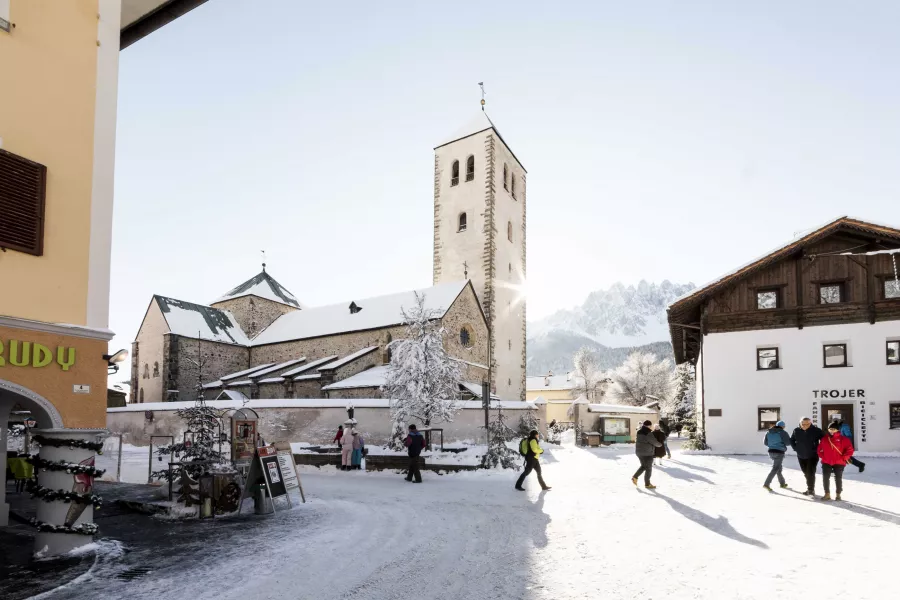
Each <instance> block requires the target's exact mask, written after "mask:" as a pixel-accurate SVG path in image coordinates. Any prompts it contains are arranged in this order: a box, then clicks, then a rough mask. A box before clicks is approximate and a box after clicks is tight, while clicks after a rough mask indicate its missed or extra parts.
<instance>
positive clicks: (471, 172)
mask: <svg viewBox="0 0 900 600" xmlns="http://www.w3.org/2000/svg"><path fill="white" fill-rule="evenodd" d="M470 165H471V169H470V168H469V167H470ZM474 180H475V155H474V154H470V155H469V158H467V159H466V181H474Z"/></svg>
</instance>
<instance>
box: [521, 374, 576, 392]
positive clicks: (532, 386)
mask: <svg viewBox="0 0 900 600" xmlns="http://www.w3.org/2000/svg"><path fill="white" fill-rule="evenodd" d="M575 379H576V377H575V376H574V375H572V376H569V374H568V373H567V374H566V375H550V376H549V377H547V376H546V375H538V376H530V377H526V378H525V389H526V390H528V391H529V392H534V391H539V390H571V389H572V388H574V387H575Z"/></svg>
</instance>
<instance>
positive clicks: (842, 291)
mask: <svg viewBox="0 0 900 600" xmlns="http://www.w3.org/2000/svg"><path fill="white" fill-rule="evenodd" d="M826 287H836V288H837V289H838V298H839V299H838V301H837V302H823V301H822V288H826ZM847 301H848V298H847V286H846V285H845V284H844V282H843V281H823V282H820V283H817V284H816V304H818V305H819V306H830V305H832V304H844V303H845V302H847Z"/></svg>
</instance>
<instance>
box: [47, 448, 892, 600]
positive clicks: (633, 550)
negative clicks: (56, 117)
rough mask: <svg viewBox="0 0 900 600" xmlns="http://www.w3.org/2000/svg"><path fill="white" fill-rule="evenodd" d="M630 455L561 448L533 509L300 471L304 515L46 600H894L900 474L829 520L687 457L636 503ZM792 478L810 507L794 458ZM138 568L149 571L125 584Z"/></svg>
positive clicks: (237, 525) (530, 499)
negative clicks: (817, 599) (807, 598)
mask: <svg viewBox="0 0 900 600" xmlns="http://www.w3.org/2000/svg"><path fill="white" fill-rule="evenodd" d="M632 452H633V447H630V446H623V447H619V448H602V449H590V450H588V449H580V448H575V447H573V446H564V447H561V448H559V447H557V448H553V447H551V448H549V449H548V451H547V453H546V454H545V461H544V476H545V479H546V480H547V482H548V483H549V484H550V485H552V486H553V490H552V491H550V492H546V493H541V492H540V490H539V489H538V487H537V483H536V481H535V480H534V479H533V476H532V479H531V480H530V481H529V482H528V483H527V484H526V487H527V488H528V491H527V492H526V493H521V492H516V491H514V490H513V481H514V479H515V477H516V474H514V473H513V472H511V471H505V472H503V471H500V472H496V471H495V472H486V471H476V472H465V473H459V474H453V475H446V476H437V475H434V474H432V473H428V472H425V473H424V479H425V481H424V483H422V484H421V485H418V484H412V483H406V482H405V481H403V479H402V478H401V477H400V476H398V475H395V474H392V473H387V472H382V473H365V472H351V473H344V472H340V471H337V470H330V469H329V470H323V471H316V470H314V469H313V470H310V469H303V470H302V473H301V474H302V482H303V486H304V489H305V491H306V494H307V498H308V499H309V502H308V503H307V504H305V505H300V504H298V505H295V506H294V508H293V510H291V511H288V512H283V513H279V514H276V515H275V516H271V517H254V518H252V519H249V522H248V519H244V520H243V521H238V522H234V521H232V522H228V521H223V520H217V522H216V525H215V529H213V530H211V531H210V532H209V535H208V536H207V537H206V538H204V541H203V543H202V544H200V545H199V546H198V545H197V544H193V545H191V547H188V548H182V547H181V546H179V545H178V544H173V545H172V546H171V547H170V548H167V550H166V552H165V553H163V552H160V551H159V550H158V549H155V550H153V551H152V552H151V551H149V550H140V549H136V550H135V551H134V552H131V553H128V554H126V556H125V557H124V558H114V559H110V560H104V561H101V564H100V565H99V566H98V567H97V568H96V569H94V571H93V574H92V577H93V580H92V581H90V582H89V584H88V585H83V586H80V587H79V591H75V590H68V589H67V590H62V591H61V592H60V593H57V594H55V595H51V596H49V597H50V598H82V597H88V596H90V597H103V598H114V597H128V598H129V599H130V600H141V599H144V598H164V597H170V598H171V597H190V598H193V599H201V598H217V599H231V598H233V599H236V600H237V599H241V600H243V599H246V598H253V599H254V600H266V599H270V598H271V599H275V598H302V599H310V600H331V599H338V598H340V599H366V600H393V599H395V598H416V599H417V600H423V599H429V598H454V599H455V598H467V599H474V600H480V599H488V598H509V599H528V600H550V599H569V598H634V599H638V598H640V599H642V600H643V599H651V598H667V599H696V598H711V599H721V598H728V599H749V598H771V597H775V596H778V597H794V596H797V595H825V596H828V597H835V598H854V599H857V600H862V599H875V598H888V597H892V593H891V592H890V590H891V589H894V588H895V587H896V586H895V581H894V579H895V578H894V575H893V566H894V562H895V560H894V554H895V553H894V552H893V550H892V549H893V548H894V547H895V546H896V540H897V539H898V535H900V514H898V508H897V507H898V506H900V487H898V485H900V459H895V458H873V459H869V460H867V461H866V462H867V463H868V466H867V468H866V471H865V473H863V474H859V473H858V472H857V471H856V469H855V468H852V467H851V468H849V469H848V471H847V475H846V477H845V488H844V498H845V501H844V502H841V503H837V502H831V503H824V502H822V501H818V500H809V499H807V498H806V497H804V496H802V495H800V494H799V493H798V492H796V491H789V490H784V491H782V490H779V491H777V492H776V493H772V494H769V493H767V492H765V491H764V490H763V489H762V483H763V479H764V478H765V475H766V473H767V471H768V467H769V461H768V459H767V458H765V457H761V456H758V457H757V456H753V457H750V456H746V457H742V456H729V457H723V456H709V455H688V454H682V453H680V452H677V451H676V453H675V454H674V456H673V460H672V461H667V462H666V465H665V466H664V467H662V468H656V469H655V470H654V477H653V481H654V483H655V484H656V485H658V486H659V487H658V489H657V490H655V491H647V490H645V489H643V487H640V488H637V489H636V488H635V487H634V486H633V485H632V484H631V481H630V477H631V474H632V472H633V471H634V469H635V467H636V465H637V459H636V458H635V457H634V455H633V454H632ZM786 465H787V467H788V468H787V470H786V476H787V479H788V482H789V483H790V484H791V485H792V487H793V489H795V490H802V489H803V478H802V475H801V474H800V472H799V470H798V469H797V466H796V459H795V458H794V457H793V456H790V457H789V458H788V459H787V460H786ZM818 491H819V492H820V493H821V480H820V482H819V486H818ZM198 525H199V524H198ZM203 526H204V527H213V525H212V524H209V525H203ZM207 544H208V545H207ZM188 552H192V553H193V554H191V555H188V554H187V553H188ZM128 561H131V562H135V561H139V562H140V564H143V565H146V566H153V567H154V570H153V571H152V572H151V573H149V574H148V575H146V576H144V577H141V578H139V579H136V580H134V581H130V582H126V581H122V580H119V579H117V578H116V575H117V574H118V573H119V572H120V571H122V570H124V569H126V568H129V567H131V566H134V565H133V564H123V563H127V562H128ZM79 594H83V595H79Z"/></svg>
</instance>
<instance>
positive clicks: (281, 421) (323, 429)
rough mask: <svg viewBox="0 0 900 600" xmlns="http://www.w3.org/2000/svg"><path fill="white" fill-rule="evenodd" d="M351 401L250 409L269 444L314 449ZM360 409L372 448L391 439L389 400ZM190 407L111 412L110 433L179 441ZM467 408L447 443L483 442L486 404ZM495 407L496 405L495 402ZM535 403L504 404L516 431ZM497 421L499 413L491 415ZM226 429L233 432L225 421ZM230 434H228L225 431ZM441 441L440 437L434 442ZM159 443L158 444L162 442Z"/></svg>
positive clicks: (540, 412) (127, 438)
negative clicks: (183, 412)
mask: <svg viewBox="0 0 900 600" xmlns="http://www.w3.org/2000/svg"><path fill="white" fill-rule="evenodd" d="M207 404H209V405H210V406H213V407H216V408H219V409H228V408H240V407H241V406H242V404H241V403H240V402H236V401H232V400H222V401H209V402H207ZM346 404H347V400H328V399H313V400H251V401H249V402H248V403H247V406H248V407H249V408H252V409H253V410H255V411H256V412H257V413H258V414H259V433H260V434H261V435H262V437H263V439H264V440H265V441H266V442H267V443H273V442H306V443H309V444H322V443H330V442H331V440H332V439H333V438H334V435H335V433H336V432H337V428H338V425H340V424H342V423H343V422H344V421H346V420H347V410H346ZM353 404H354V406H355V407H356V408H355V412H354V415H353V416H354V418H355V419H356V420H357V422H358V425H357V429H358V430H359V431H360V433H362V435H363V436H364V437H365V439H366V443H367V444H370V445H382V444H385V443H387V441H388V440H389V439H390V435H391V419H390V409H389V408H388V401H387V400H379V399H360V400H353ZM191 405H193V403H190V402H156V403H145V404H140V405H129V406H127V407H125V408H112V409H108V410H107V421H106V426H107V428H108V429H109V430H110V431H111V432H114V433H121V434H122V435H123V440H122V441H123V442H124V443H126V444H132V445H135V446H147V445H149V444H150V436H154V435H172V436H175V440H176V441H181V440H182V439H183V436H184V422H183V421H182V420H181V418H179V417H178V415H177V414H176V412H175V411H176V410H177V409H178V408H181V407H182V406H184V407H187V406H191ZM463 405H464V408H463V409H462V410H460V411H459V413H457V415H456V418H455V419H454V421H453V422H452V423H441V424H436V425H434V426H435V427H443V429H444V443H445V444H447V443H456V442H466V441H469V442H478V441H480V440H483V438H484V412H483V409H482V408H481V402H478V401H476V402H464V403H463ZM492 405H496V402H493V403H492ZM529 406H532V405H530V403H528V404H526V403H525V402H520V401H504V402H503V413H504V415H505V416H506V417H507V424H508V425H509V426H510V427H513V428H517V427H518V424H519V418H520V417H521V416H522V414H524V410H526V409H527V408H528V407H529ZM536 410H537V417H538V419H540V421H541V428H542V429H543V428H544V427H545V426H546V420H545V418H544V417H545V414H544V410H545V409H544V406H538V407H537V409H536ZM491 412H492V415H493V414H496V410H492V411H491ZM225 421H226V422H225V423H224V424H223V425H224V427H225V428H226V429H227V427H228V426H229V422H228V419H225ZM226 433H227V430H226ZM439 439H440V438H439V437H437V436H436V438H435V442H437V441H438V440H439ZM158 442H159V440H158Z"/></svg>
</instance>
